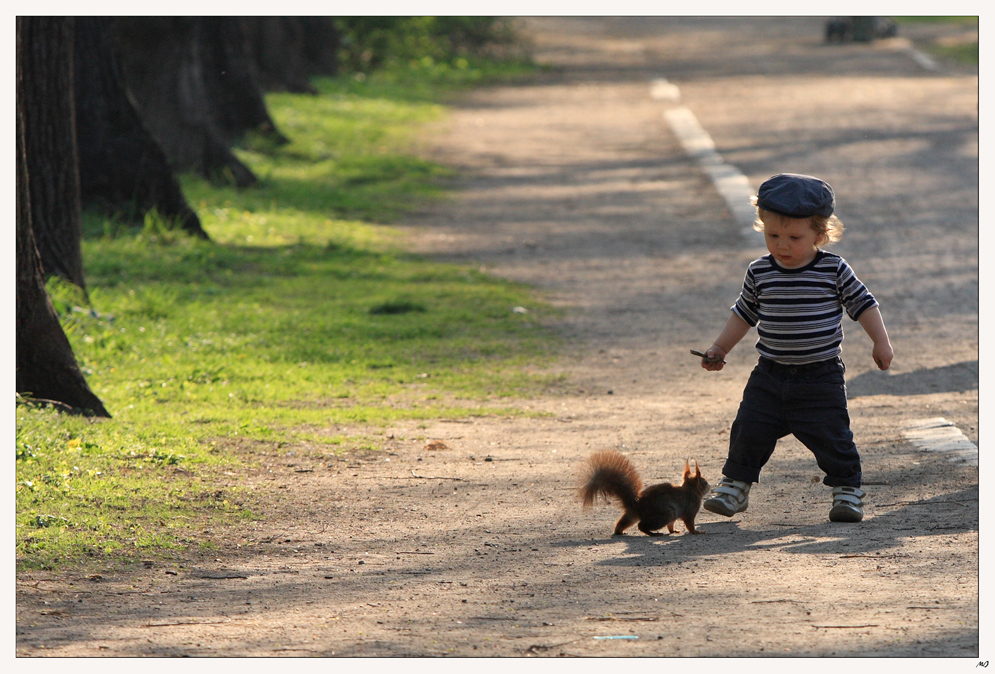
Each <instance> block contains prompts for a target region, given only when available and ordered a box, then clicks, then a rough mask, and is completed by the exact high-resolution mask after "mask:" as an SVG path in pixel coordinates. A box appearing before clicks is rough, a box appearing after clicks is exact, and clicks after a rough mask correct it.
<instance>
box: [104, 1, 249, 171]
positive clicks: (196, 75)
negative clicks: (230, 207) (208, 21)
mask: <svg viewBox="0 0 995 674" xmlns="http://www.w3.org/2000/svg"><path fill="white" fill-rule="evenodd" d="M114 32H115V34H116V35H117V37H118V39H119V42H120V45H121V65H122V70H123V72H124V80H125V83H126V84H127V86H128V89H129V90H130V91H131V93H132V94H133V95H134V98H135V102H136V108H137V109H138V114H139V117H140V118H141V120H142V122H143V123H144V124H145V126H146V127H147V128H148V129H149V131H150V132H151V133H152V135H153V136H154V137H155V139H156V140H157V141H158V142H159V145H160V146H161V147H162V149H163V150H164V151H165V153H166V156H167V157H168V158H169V161H170V163H172V164H173V166H175V167H177V168H178V169H180V170H192V171H196V172H198V173H200V174H201V175H203V176H204V177H206V178H208V179H209V180H213V181H216V182H223V183H229V184H230V183H234V184H235V185H236V186H238V187H245V186H248V185H251V184H253V183H255V182H256V177H255V176H254V175H253V174H252V171H250V170H249V168H248V167H247V166H245V164H243V163H242V162H241V161H239V160H238V158H237V157H236V156H235V155H234V154H233V153H232V152H231V149H230V147H229V144H228V141H227V140H226V132H224V131H222V129H221V127H220V126H219V122H218V120H217V119H216V116H215V102H214V101H215V99H214V96H215V92H214V91H211V89H210V88H209V87H208V79H207V77H206V76H205V68H206V67H207V64H206V63H205V60H204V52H205V47H204V45H203V44H202V41H201V40H202V37H203V33H204V31H203V29H202V20H201V19H200V18H199V17H174V16H170V17H148V16H142V17H120V18H117V19H115V20H114Z"/></svg>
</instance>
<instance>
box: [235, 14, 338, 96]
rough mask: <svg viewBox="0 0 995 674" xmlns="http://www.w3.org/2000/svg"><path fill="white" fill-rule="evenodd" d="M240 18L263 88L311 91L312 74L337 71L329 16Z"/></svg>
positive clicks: (333, 30)
mask: <svg viewBox="0 0 995 674" xmlns="http://www.w3.org/2000/svg"><path fill="white" fill-rule="evenodd" d="M240 20H241V22H242V25H243V27H244V31H245V34H246V37H247V44H248V52H249V56H250V58H251V60H252V62H253V64H254V66H255V69H256V73H257V79H258V80H259V83H260V85H261V86H262V87H263V89H265V90H267V91H289V92H293V93H306V94H314V93H317V90H316V89H315V88H314V86H313V85H312V84H311V82H310V78H311V77H312V76H314V75H335V74H336V73H337V72H338V48H339V36H338V31H337V29H336V27H335V20H334V19H332V18H331V17H322V16H314V17H300V16H246V17H242V18H241V19H240Z"/></svg>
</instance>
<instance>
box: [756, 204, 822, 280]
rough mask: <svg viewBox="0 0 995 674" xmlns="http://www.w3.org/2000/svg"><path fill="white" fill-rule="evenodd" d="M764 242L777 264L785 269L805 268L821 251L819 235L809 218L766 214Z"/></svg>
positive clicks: (764, 218)
mask: <svg viewBox="0 0 995 674" xmlns="http://www.w3.org/2000/svg"><path fill="white" fill-rule="evenodd" d="M763 221H764V241H765V242H766V243H767V250H769V251H770V253H771V255H773V256H774V259H775V260H777V263H778V264H779V265H780V266H781V267H784V268H785V269H797V268H799V267H804V266H805V265H807V264H808V263H809V262H811V261H812V260H814V259H815V254H816V252H817V251H818V250H819V245H818V244H819V233H818V232H817V231H816V230H815V229H813V228H812V224H811V223H810V222H809V219H808V218H804V219H799V218H788V217H785V216H783V215H778V214H776V213H765V214H764V217H763Z"/></svg>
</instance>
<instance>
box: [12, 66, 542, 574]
mask: <svg viewBox="0 0 995 674" xmlns="http://www.w3.org/2000/svg"><path fill="white" fill-rule="evenodd" d="M406 77H413V76H412V75H411V74H410V73H408V74H407V75H406ZM420 82H421V84H420V85H419V87H414V89H417V90H418V91H419V93H418V94H417V95H411V92H412V88H411V87H408V88H406V87H404V86H402V84H400V83H399V82H398V79H397V78H385V79H384V80H382V81H380V80H378V79H377V78H375V77H371V78H369V79H368V80H367V81H365V82H359V81H357V80H355V79H343V80H325V81H322V82H320V83H319V85H320V89H321V94H320V95H319V96H317V97H309V96H295V95H289V94H280V95H273V96H270V97H268V104H269V107H270V112H271V114H272V116H273V117H274V119H275V120H276V123H277V125H278V127H279V128H280V130H281V131H282V132H283V133H284V134H285V135H287V136H288V137H289V138H291V142H290V143H289V144H287V145H285V146H282V147H280V148H276V149H274V148H267V147H265V143H263V142H261V141H258V140H257V141H254V142H252V141H250V142H249V143H247V144H246V146H245V147H244V148H242V149H241V150H239V152H240V155H241V157H242V158H243V159H244V160H245V161H246V163H247V164H249V166H250V167H251V168H252V169H253V171H254V172H256V174H257V176H258V177H259V178H260V184H259V185H258V186H256V187H254V188H251V189H245V190H234V189H219V188H216V187H214V186H212V185H210V184H208V183H207V182H206V181H203V180H200V179H197V178H194V177H192V176H184V177H183V180H182V182H183V187H184V191H185V193H186V194H187V197H188V199H189V201H190V202H191V205H193V206H194V208H195V209H196V210H197V211H198V214H199V215H200V217H201V219H202V222H203V225H204V228H205V230H206V231H207V232H208V233H209V234H210V235H211V237H212V239H213V241H211V242H205V241H201V240H197V239H192V238H189V237H187V236H185V235H183V234H182V233H178V232H177V231H175V230H171V229H170V228H169V227H168V226H166V224H167V223H163V222H161V221H160V220H158V219H157V218H155V217H150V218H147V221H146V225H145V227H144V228H143V229H142V230H141V231H131V230H128V229H127V228H124V227H123V226H121V225H120V224H118V223H116V222H113V221H107V220H105V219H102V218H99V217H97V216H94V215H92V214H87V215H86V217H85V223H84V229H85V239H84V245H83V257H84V263H85V268H86V276H87V283H88V291H89V297H90V304H89V305H88V306H85V305H84V304H85V303H84V302H83V300H82V298H81V296H80V294H79V292H78V291H76V290H75V289H74V288H72V287H68V286H66V285H64V284H61V283H58V282H55V281H52V282H50V283H49V289H50V294H51V295H52V297H53V302H54V304H55V306H56V308H57V310H58V311H59V313H60V316H61V318H62V321H63V325H64V327H65V330H66V332H67V334H68V336H69V339H70V341H71V343H72V345H73V348H74V351H75V353H76V356H77V360H78V362H79V364H80V366H81V368H82V369H83V372H84V374H85V375H86V377H87V381H88V382H89V384H90V386H91V388H92V389H93V390H94V392H95V393H96V394H97V395H98V396H99V397H100V398H101V400H102V401H103V402H104V404H105V405H106V407H107V409H108V410H109V411H110V413H111V414H112V415H113V418H112V419H109V420H99V421H92V420H87V419H82V418H78V417H68V416H64V415H61V414H57V413H55V412H53V411H51V410H44V409H36V408H34V407H32V406H31V405H19V406H18V407H17V412H16V424H17V441H16V442H17V460H16V483H17V487H16V500H17V515H16V539H17V540H16V545H17V561H18V566H19V568H22V569H25V568H59V567H61V566H63V565H77V564H83V565H86V564H93V563H99V564H108V563H111V562H116V561H119V562H128V561H129V560H131V561H133V560H135V559H139V558H145V557H150V556H157V555H158V556H164V555H167V556H168V555H170V554H173V553H174V552H177V551H182V550H185V549H189V548H198V547H204V546H207V547H212V546H216V545H218V544H219V541H217V540H214V539H212V537H211V536H208V535H204V534H203V531H205V530H208V529H211V528H212V527H215V526H220V525H224V526H228V525H233V524H237V523H238V522H241V521H244V520H246V519H252V518H256V517H259V516H260V511H259V504H260V503H262V502H263V501H264V500H265V494H259V493H255V492H253V491H252V490H251V489H249V488H248V487H237V486H230V485H240V484H247V482H246V481H245V480H244V479H243V478H244V477H245V476H246V475H248V474H249V473H251V471H252V470H253V468H254V465H255V463H256V462H257V461H258V460H259V459H260V454H261V455H270V456H272V455H280V454H281V453H285V452H290V451H296V452H297V454H298V455H300V453H301V452H302V451H306V452H308V453H309V454H310V455H311V456H314V457H322V456H326V455H328V456H330V455H333V454H337V453H340V452H344V451H348V450H350V449H354V448H358V447H365V448H377V447H379V446H380V444H381V442H382V440H383V431H378V430H377V429H378V428H379V429H384V428H386V426H387V425H390V424H399V423H409V424H413V425H417V424H418V423H419V422H420V421H421V420H426V419H435V418H458V417H468V416H475V415H517V414H523V413H524V412H523V411H522V410H520V409H518V408H517V407H515V404H514V401H515V400H518V399H522V398H527V397H529V396H531V395H535V394H536V393H538V392H540V391H542V390H545V389H546V388H547V387H548V386H549V384H550V381H551V380H550V378H549V377H548V376H547V375H545V374H543V371H544V367H545V366H546V365H548V364H549V363H550V362H551V358H553V357H554V355H555V348H556V340H555V339H554V338H553V336H552V335H551V332H550V331H549V330H548V328H547V324H548V322H549V320H550V319H551V318H553V317H555V312H554V311H553V310H552V309H551V308H550V307H549V306H548V305H546V304H545V303H544V302H543V301H542V299H541V298H539V297H537V296H536V294H535V293H534V292H533V291H532V290H530V289H529V288H527V287H524V286H521V285H516V284H513V283H509V282H505V281H501V280H498V279H495V278H491V277H489V276H487V275H485V274H483V273H481V272H480V271H478V270H477V269H474V268H469V267H462V266H457V265H451V264H441V263H437V262H432V261H429V260H426V259H422V258H419V257H417V256H413V255H410V254H407V253H405V252H404V249H403V244H404V235H403V233H402V232H401V231H400V230H396V229H393V228H391V227H390V223H392V222H396V221H397V219H398V218H400V217H402V216H403V215H404V214H405V213H408V212H410V211H411V210H412V209H416V208H419V207H423V206H424V205H425V204H426V203H429V202H430V201H432V200H437V199H439V198H442V197H444V196H445V191H444V190H443V184H444V182H445V180H446V179H447V178H448V177H450V172H449V171H448V169H446V168H444V167H442V166H439V165H437V164H434V163H432V162H430V161H426V160H425V159H422V158H419V157H418V156H416V155H415V154H414V152H413V149H412V148H413V147H414V145H413V143H415V141H416V140H417V134H418V133H419V132H420V131H419V129H421V128H423V126H424V125H425V124H426V123H427V122H430V121H433V120H438V119H440V118H441V117H442V116H443V115H444V114H445V109H444V108H443V107H441V106H440V105H439V104H437V103H435V102H432V100H431V98H432V96H430V95H429V94H431V93H432V92H433V91H434V92H435V93H434V97H435V98H436V99H441V98H442V97H443V96H444V95H446V94H447V92H451V91H452V88H451V87H449V86H447V87H445V88H440V86H441V85H439V84H438V83H433V82H432V81H431V78H426V79H422V80H420ZM457 84H458V83H457ZM433 87H434V89H433ZM397 92H406V93H405V95H401V94H398V93H397ZM522 309H524V311H522ZM370 429H372V430H370ZM88 560H89V561H88Z"/></svg>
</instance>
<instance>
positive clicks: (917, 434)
mask: <svg viewBox="0 0 995 674" xmlns="http://www.w3.org/2000/svg"><path fill="white" fill-rule="evenodd" d="M904 435H905V438H906V439H907V440H909V441H910V442H911V443H912V444H914V445H915V446H916V447H918V448H919V449H922V450H924V451H927V452H943V453H944V454H946V455H947V457H948V458H949V459H950V461H952V462H954V463H964V464H966V465H968V466H977V465H978V447H977V446H976V445H975V444H974V443H973V442H971V441H970V440H968V439H967V436H965V435H964V434H963V433H962V432H961V431H960V429H959V428H957V427H956V426H954V425H953V424H952V423H950V422H949V421H947V420H946V419H944V418H943V417H933V418H930V419H918V420H916V421H913V422H912V423H911V424H909V426H908V427H907V428H906V430H905V432H904Z"/></svg>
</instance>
